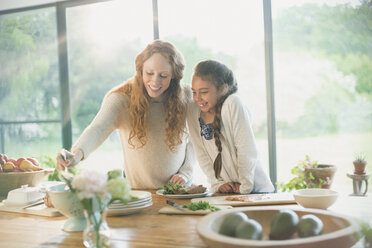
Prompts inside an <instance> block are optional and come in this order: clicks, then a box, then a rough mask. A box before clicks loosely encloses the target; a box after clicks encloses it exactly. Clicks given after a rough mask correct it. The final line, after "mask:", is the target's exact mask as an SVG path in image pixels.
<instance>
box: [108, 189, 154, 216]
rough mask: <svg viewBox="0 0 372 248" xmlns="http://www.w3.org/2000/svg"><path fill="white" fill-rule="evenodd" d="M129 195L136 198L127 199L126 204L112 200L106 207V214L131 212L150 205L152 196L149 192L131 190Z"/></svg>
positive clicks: (114, 214)
mask: <svg viewBox="0 0 372 248" xmlns="http://www.w3.org/2000/svg"><path fill="white" fill-rule="evenodd" d="M130 195H131V196H133V197H134V198H136V199H135V200H131V201H129V202H128V203H127V204H123V203H122V202H120V201H114V202H113V203H111V204H110V206H109V207H108V211H107V216H116V215H128V214H133V213H137V212H139V211H141V210H143V209H145V208H148V207H150V206H151V205H152V197H151V193H150V192H147V191H139V190H136V191H133V190H132V191H131V192H130Z"/></svg>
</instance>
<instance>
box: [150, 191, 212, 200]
mask: <svg viewBox="0 0 372 248" xmlns="http://www.w3.org/2000/svg"><path fill="white" fill-rule="evenodd" d="M163 192H164V189H159V190H158V191H156V194H157V195H161V196H165V197H169V198H179V199H191V198H198V197H205V196H207V195H208V194H209V192H208V191H206V192H204V193H199V194H178V195H177V194H163Z"/></svg>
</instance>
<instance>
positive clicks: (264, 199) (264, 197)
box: [191, 193, 296, 207]
mask: <svg viewBox="0 0 372 248" xmlns="http://www.w3.org/2000/svg"><path fill="white" fill-rule="evenodd" d="M226 197H236V198H245V200H244V201H239V200H234V201H232V200H226ZM198 201H200V199H197V198H195V199H191V202H198ZM203 201H207V202H209V204H211V205H229V206H233V207H236V206H255V205H278V204H295V203H296V201H295V199H294V197H293V194H292V193H272V194H249V195H229V196H212V197H205V198H203Z"/></svg>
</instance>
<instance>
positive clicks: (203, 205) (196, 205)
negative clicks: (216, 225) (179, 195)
mask: <svg viewBox="0 0 372 248" xmlns="http://www.w3.org/2000/svg"><path fill="white" fill-rule="evenodd" d="M183 207H184V208H188V209H190V210H192V211H196V210H211V211H212V212H215V211H218V210H220V208H217V207H215V206H211V205H210V204H209V202H206V201H199V202H190V203H187V204H184V205H183Z"/></svg>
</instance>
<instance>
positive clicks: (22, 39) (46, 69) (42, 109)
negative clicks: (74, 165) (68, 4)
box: [0, 7, 61, 158]
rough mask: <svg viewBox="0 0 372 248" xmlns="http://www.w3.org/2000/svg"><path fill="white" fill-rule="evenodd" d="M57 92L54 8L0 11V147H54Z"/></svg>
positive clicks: (31, 150) (37, 150) (36, 152)
mask: <svg viewBox="0 0 372 248" xmlns="http://www.w3.org/2000/svg"><path fill="white" fill-rule="evenodd" d="M59 94H60V93H59V80H58V52H57V32H56V12H55V8H54V7H53V8H42V9H38V10H32V11H25V12H19V13H13V14H5V15H0V151H2V152H6V153H8V154H9V155H10V157H14V158H17V157H20V156H35V157H40V156H42V155H44V154H48V153H51V152H53V153H55V151H56V150H58V149H60V147H61V131H60V130H61V129H60V124H59V122H60V115H61V114H60V101H59Z"/></svg>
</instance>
